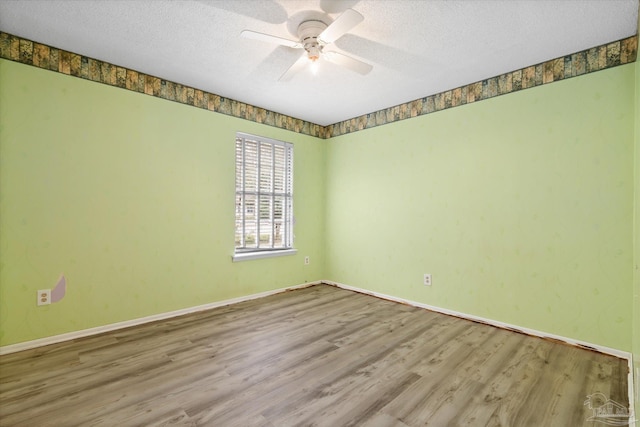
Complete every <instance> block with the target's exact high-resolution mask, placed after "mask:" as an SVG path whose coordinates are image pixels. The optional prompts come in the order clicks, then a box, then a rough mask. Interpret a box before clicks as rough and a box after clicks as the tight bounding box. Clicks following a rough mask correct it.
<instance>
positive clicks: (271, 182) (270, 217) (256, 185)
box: [234, 133, 295, 261]
mask: <svg viewBox="0 0 640 427" xmlns="http://www.w3.org/2000/svg"><path fill="white" fill-rule="evenodd" d="M292 248H293V144H290V143H288V142H282V141H275V140H272V139H267V138H262V137H258V136H253V135H248V134H243V133H238V134H237V135H236V233H235V255H234V260H235V261H237V260H242V259H251V258H262V257H265V256H274V255H284V254H291V253H295V251H292V250H291V249H292Z"/></svg>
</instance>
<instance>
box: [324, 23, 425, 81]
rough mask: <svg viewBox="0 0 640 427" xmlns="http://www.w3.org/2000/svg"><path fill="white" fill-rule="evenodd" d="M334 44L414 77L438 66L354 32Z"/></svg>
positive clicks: (421, 75)
mask: <svg viewBox="0 0 640 427" xmlns="http://www.w3.org/2000/svg"><path fill="white" fill-rule="evenodd" d="M335 46H336V47H339V48H340V49H341V50H344V51H346V52H358V55H359V56H361V57H363V58H366V59H367V60H369V61H371V62H373V63H376V64H380V65H382V66H385V67H387V68H390V69H393V70H395V71H400V72H402V73H403V74H405V75H407V76H409V77H412V78H415V79H423V78H425V76H426V75H427V73H426V72H425V70H427V69H430V68H433V69H436V68H437V67H438V63H437V62H435V61H431V60H429V59H427V58H424V57H422V56H419V55H414V54H411V53H409V52H405V51H403V50H401V49H398V48H395V47H392V46H387V45H385V44H382V43H379V42H376V41H373V40H369V39H365V38H363V37H360V36H356V35H354V34H345V35H344V36H343V37H341V38H340V40H339V41H337V42H336V43H335Z"/></svg>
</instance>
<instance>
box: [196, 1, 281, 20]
mask: <svg viewBox="0 0 640 427" xmlns="http://www.w3.org/2000/svg"><path fill="white" fill-rule="evenodd" d="M196 1H197V2H198V3H202V4H204V5H206V6H210V7H215V8H216V9H222V10H226V11H228V12H233V13H237V14H238V15H244V16H247V17H249V18H253V19H256V20H258V21H262V22H268V23H270V24H282V23H284V22H286V21H287V19H288V18H289V15H288V14H287V10H286V9H285V8H284V7H282V6H281V5H280V4H278V2H276V1H274V0H262V1H260V2H253V1H229V0H196Z"/></svg>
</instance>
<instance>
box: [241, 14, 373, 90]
mask: <svg viewBox="0 0 640 427" xmlns="http://www.w3.org/2000/svg"><path fill="white" fill-rule="evenodd" d="M363 20H364V17H363V16H362V15H361V14H360V13H358V12H356V11H355V10H353V9H347V10H345V11H344V12H343V13H342V14H341V15H340V16H338V18H336V20H335V21H333V22H332V23H331V24H330V25H327V24H325V23H324V22H322V21H319V20H315V19H312V20H307V21H303V22H302V23H301V24H300V25H299V26H298V37H299V38H300V40H299V41H294V40H289V39H285V38H282V37H278V36H272V35H269V34H264V33H258V32H255V31H250V30H244V31H242V32H241V33H240V35H241V36H242V37H245V38H249V39H254V40H260V41H265V42H270V43H276V44H279V45H281V46H287V47H291V48H294V49H304V50H305V53H304V54H303V55H302V56H301V57H300V58H299V59H298V60H297V61H296V62H294V63H293V65H292V66H291V67H290V68H289V69H288V70H287V71H286V72H285V73H284V74H283V75H282V76H281V77H280V78H279V79H278V80H280V81H288V80H291V78H292V77H293V76H294V75H295V74H296V73H297V72H298V71H300V70H301V69H302V68H304V67H306V66H308V65H311V67H312V70H313V69H314V67H315V66H317V61H318V60H319V59H320V58H321V57H322V58H323V59H326V60H327V61H329V62H332V63H334V64H337V65H340V66H342V67H345V68H348V69H349V70H352V71H355V72H356V73H360V74H362V75H365V74H367V73H369V71H371V69H372V68H373V67H372V66H371V65H370V64H367V63H366V62H362V61H360V60H358V59H355V58H353V57H351V56H349V55H345V54H343V53H340V52H336V51H335V50H331V48H329V49H328V50H325V47H326V46H327V45H329V44H331V43H333V42H334V41H336V40H338V39H339V38H340V37H342V36H343V35H345V34H346V33H347V32H348V31H349V30H351V29H352V28H353V27H355V26H356V25H358V24H359V23H360V22H362V21H363Z"/></svg>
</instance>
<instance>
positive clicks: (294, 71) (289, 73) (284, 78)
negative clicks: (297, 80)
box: [278, 53, 309, 82]
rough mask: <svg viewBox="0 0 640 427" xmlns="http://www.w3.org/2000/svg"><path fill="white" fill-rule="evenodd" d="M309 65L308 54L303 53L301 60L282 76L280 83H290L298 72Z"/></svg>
mask: <svg viewBox="0 0 640 427" xmlns="http://www.w3.org/2000/svg"><path fill="white" fill-rule="evenodd" d="M308 64H309V58H307V54H306V53H303V54H302V55H301V56H300V58H298V60H297V61H296V62H294V63H293V65H292V66H291V67H289V69H288V70H287V71H285V73H284V74H283V75H281V76H280V78H279V79H278V81H281V82H288V81H289V80H291V79H292V78H293V76H295V75H296V74H297V73H298V72H300V71H302V69H303V68H305V67H306V66H307V65H308Z"/></svg>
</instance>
